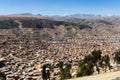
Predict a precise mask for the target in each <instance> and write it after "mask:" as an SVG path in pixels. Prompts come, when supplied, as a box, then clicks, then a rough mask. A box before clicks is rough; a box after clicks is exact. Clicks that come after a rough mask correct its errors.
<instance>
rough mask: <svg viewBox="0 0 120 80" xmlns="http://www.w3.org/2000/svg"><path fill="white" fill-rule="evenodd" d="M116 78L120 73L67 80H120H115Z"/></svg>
mask: <svg viewBox="0 0 120 80" xmlns="http://www.w3.org/2000/svg"><path fill="white" fill-rule="evenodd" d="M117 77H120V71H117V72H111V73H106V74H99V75H94V76H85V77H81V78H76V79H69V80H120V79H116V78H117Z"/></svg>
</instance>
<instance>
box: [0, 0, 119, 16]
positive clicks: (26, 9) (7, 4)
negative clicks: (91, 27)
mask: <svg viewBox="0 0 120 80" xmlns="http://www.w3.org/2000/svg"><path fill="white" fill-rule="evenodd" d="M16 13H33V14H42V15H71V14H78V13H80V14H96V15H98V14H102V15H120V0H0V14H1V15H4V14H16Z"/></svg>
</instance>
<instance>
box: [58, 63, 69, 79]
mask: <svg viewBox="0 0 120 80" xmlns="http://www.w3.org/2000/svg"><path fill="white" fill-rule="evenodd" d="M58 66H59V68H60V77H61V80H64V79H69V78H71V74H70V69H71V64H63V62H62V61H60V62H59V64H58Z"/></svg>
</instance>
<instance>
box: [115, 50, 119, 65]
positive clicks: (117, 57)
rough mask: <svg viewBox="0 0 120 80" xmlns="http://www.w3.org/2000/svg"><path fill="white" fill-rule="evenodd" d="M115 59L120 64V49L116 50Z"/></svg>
mask: <svg viewBox="0 0 120 80" xmlns="http://www.w3.org/2000/svg"><path fill="white" fill-rule="evenodd" d="M114 60H115V61H116V62H117V63H118V64H120V51H117V52H115V57H114Z"/></svg>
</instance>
